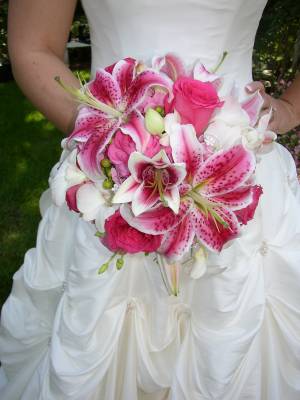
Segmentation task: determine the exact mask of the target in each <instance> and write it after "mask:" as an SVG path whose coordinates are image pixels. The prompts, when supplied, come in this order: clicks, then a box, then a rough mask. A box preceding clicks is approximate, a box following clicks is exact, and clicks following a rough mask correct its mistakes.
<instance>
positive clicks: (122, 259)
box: [98, 253, 124, 275]
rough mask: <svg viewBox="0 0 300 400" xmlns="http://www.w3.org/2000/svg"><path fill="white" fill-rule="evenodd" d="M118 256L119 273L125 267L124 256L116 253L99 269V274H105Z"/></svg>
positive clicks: (117, 266)
mask: <svg viewBox="0 0 300 400" xmlns="http://www.w3.org/2000/svg"><path fill="white" fill-rule="evenodd" d="M117 256H119V257H118V258H117V260H116V268H117V270H118V271H119V270H120V269H121V268H122V267H123V265H124V254H120V253H114V254H113V255H112V256H111V257H110V258H109V260H108V261H107V262H106V263H104V264H102V265H101V267H100V268H99V269H98V274H99V275H100V274H103V272H105V271H106V270H107V269H108V267H109V266H110V263H111V262H112V261H113V260H114V259H115V258H116V257H117Z"/></svg>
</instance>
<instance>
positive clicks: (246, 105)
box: [242, 90, 264, 126]
mask: <svg viewBox="0 0 300 400" xmlns="http://www.w3.org/2000/svg"><path fill="white" fill-rule="evenodd" d="M263 104H264V99H263V97H262V95H261V94H260V92H259V90H257V91H256V92H255V93H253V94H252V95H251V96H249V98H248V99H247V100H246V101H244V102H243V103H242V108H243V109H244V110H245V111H246V113H247V114H248V116H249V118H250V125H251V126H255V124H256V123H257V120H258V117H259V113H260V110H261V108H262V106H263Z"/></svg>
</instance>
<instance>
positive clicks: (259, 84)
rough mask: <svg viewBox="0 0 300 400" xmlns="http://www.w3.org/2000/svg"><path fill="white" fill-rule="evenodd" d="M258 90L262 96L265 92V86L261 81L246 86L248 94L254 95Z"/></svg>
mask: <svg viewBox="0 0 300 400" xmlns="http://www.w3.org/2000/svg"><path fill="white" fill-rule="evenodd" d="M257 90H259V91H260V92H261V94H262V93H264V92H265V87H264V84H263V83H262V82H260V81H254V82H250V83H248V84H247V85H246V91H247V92H248V93H254V92H256V91H257Z"/></svg>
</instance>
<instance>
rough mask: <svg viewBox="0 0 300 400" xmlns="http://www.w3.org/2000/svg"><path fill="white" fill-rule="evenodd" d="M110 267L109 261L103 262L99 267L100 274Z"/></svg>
mask: <svg viewBox="0 0 300 400" xmlns="http://www.w3.org/2000/svg"><path fill="white" fill-rule="evenodd" d="M108 267H109V263H105V264H102V265H101V267H100V268H99V269H98V274H99V275H100V274H103V272H105V271H106V270H107V268H108Z"/></svg>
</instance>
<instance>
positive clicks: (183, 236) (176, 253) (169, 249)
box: [158, 214, 195, 261]
mask: <svg viewBox="0 0 300 400" xmlns="http://www.w3.org/2000/svg"><path fill="white" fill-rule="evenodd" d="M194 236H195V232H194V229H193V224H192V220H191V217H190V215H189V214H188V215H186V216H185V217H184V218H183V220H182V221H181V223H180V224H179V225H177V226H176V227H175V229H172V230H171V231H168V232H166V233H165V234H164V236H163V241H162V243H161V246H160V248H159V249H158V252H159V253H162V254H164V255H165V256H166V257H167V258H169V259H171V260H174V261H175V260H179V259H180V258H182V256H183V255H184V254H185V253H186V252H187V251H188V250H189V249H190V247H191V245H192V243H193V240H194Z"/></svg>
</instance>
